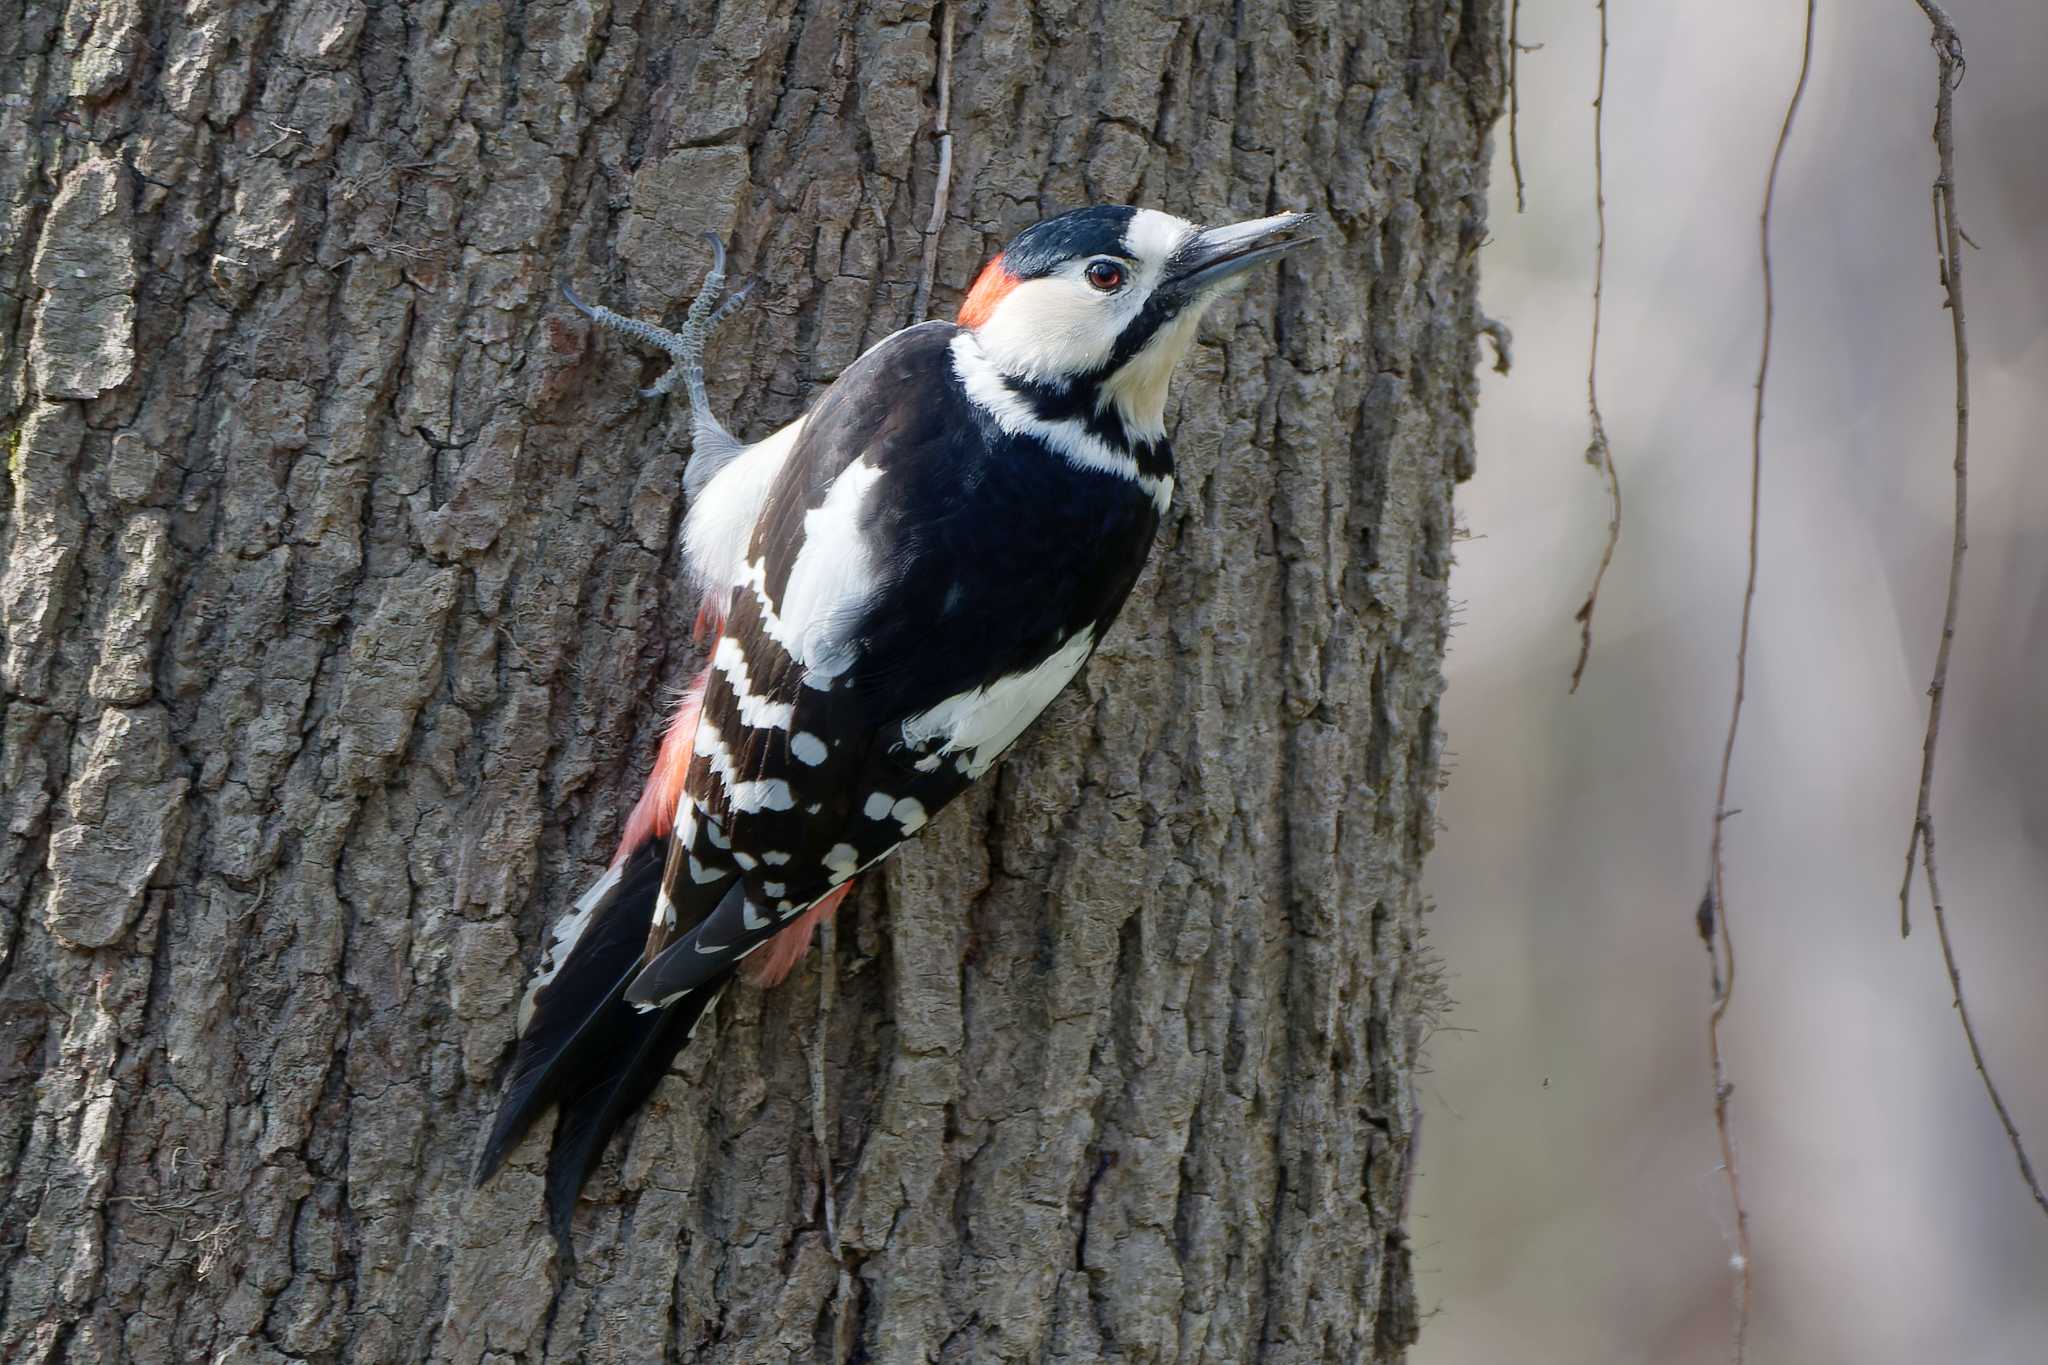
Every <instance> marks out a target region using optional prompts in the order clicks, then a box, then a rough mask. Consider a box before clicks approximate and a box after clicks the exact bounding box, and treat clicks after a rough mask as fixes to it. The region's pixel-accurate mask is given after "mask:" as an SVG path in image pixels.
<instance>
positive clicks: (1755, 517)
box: [1698, 0, 1814, 1365]
mask: <svg viewBox="0 0 2048 1365" xmlns="http://www.w3.org/2000/svg"><path fill="white" fill-rule="evenodd" d="M1813 12H1814V0H1806V27H1805V32H1804V35H1803V36H1802V38H1801V39H1800V47H1799V80H1798V82H1797V84H1795V85H1794V86H1793V87H1792V98H1791V99H1790V100H1789V101H1788V102H1787V103H1786V105H1785V119H1784V122H1783V123H1781V124H1779V125H1778V141H1777V145H1776V146H1775V147H1773V148H1772V150H1771V170H1770V174H1769V175H1768V176H1767V177H1766V178H1765V180H1764V206H1763V212H1762V213H1761V214H1760V215H1759V216H1758V223H1757V242H1758V255H1759V257H1760V259H1761V260H1762V263H1763V284H1764V326H1763V342H1762V345H1761V347H1760V350H1759V354H1758V356H1757V363H1756V403H1755V406H1754V408H1753V409H1752V410H1751V413H1750V423H1749V567H1748V573H1747V575H1746V577H1745V578H1744V580H1743V586H1742V624H1741V627H1740V629H1739V630H1738V632H1737V634H1736V641H1735V700H1734V703H1733V704H1732V705H1731V706H1730V707H1729V711H1728V738H1727V740H1726V741H1725V742H1724V743H1723V744H1722V746H1721V772H1720V776H1719V778H1718V779H1717V780H1716V783H1715V786H1714V822H1713V831H1712V834H1711V835H1710V837H1709V839H1708V842H1707V895H1706V899H1705V900H1704V901H1702V902H1701V904H1700V908H1699V916H1698V923H1699V933H1700V937H1701V938H1702V939H1703V940H1704V941H1705V942H1706V947H1707V956H1708V958H1709V959H1710V961H1711V964H1712V966H1711V977H1710V979H1711V982H1712V986H1713V1000H1714V1004H1713V1008H1712V1009H1711V1010H1710V1011H1709V1012H1708V1014H1707V1056H1708V1059H1709V1061H1710V1062H1711V1064H1712V1066H1713V1076H1714V1131H1715V1134H1716V1136H1717V1137H1718V1138H1719V1140H1720V1143H1721V1169H1722V1172H1723V1174H1724V1175H1725V1176H1726V1178H1727V1181H1728V1202H1729V1205H1730V1207H1731V1208H1732V1209H1733V1210H1734V1213H1735V1253H1734V1255H1733V1256H1731V1257H1730V1258H1729V1259H1730V1263H1731V1264H1732V1266H1733V1267H1734V1270H1735V1328H1734V1358H1735V1361H1736V1362H1737V1365H1741V1361H1742V1359H1743V1356H1744V1353H1745V1351H1746V1350H1747V1348H1748V1340H1749V1305H1750V1291H1751V1266H1750V1253H1749V1210H1748V1209H1747V1208H1746V1207H1745V1206H1744V1205H1743V1202H1742V1172H1741V1169H1740V1168H1739V1167H1738V1166H1737V1165H1736V1163H1735V1138H1734V1134H1733V1132H1732V1130H1731V1129H1730V1127H1729V1124H1728V1101H1729V1099H1730V1098H1731V1097H1732V1096H1733V1095H1734V1093H1735V1087H1734V1086H1733V1085H1731V1084H1730V1083H1729V1080H1728V1067H1727V1061H1726V1059H1725V1058H1724V1057H1723V1056H1722V1054H1721V1021H1722V1020H1723V1019H1724V1018H1726V1017H1727V1014H1728V1004H1729V1001H1730V1000H1732V999H1733V998H1734V995H1735V940H1734V937H1733V935H1731V934H1730V933H1729V928H1728V899H1727V896H1726V894H1725V888H1724V884H1723V874H1722V866H1721V831H1722V829H1723V827H1724V826H1725V825H1726V824H1727V822H1728V817H1729V816H1731V815H1733V814H1734V812H1733V811H1731V810H1729V809H1728V773H1729V770H1730V768H1732V767H1733V765H1734V762H1735V736H1736V733H1737V731H1738V730H1739V729H1740V728H1741V725H1742V698H1743V691H1744V688H1745V686H1746V684H1747V682H1748V678H1749V626H1750V618H1751V616H1752V615H1753V613H1754V608H1755V605H1756V570H1757V546H1758V543H1759V541H1760V539H1761V534H1760V529H1761V512H1762V490H1763V466H1764V385H1765V382H1766V381H1767V380H1768V379H1769V378H1770V373H1771V327H1772V324H1773V322H1774V321H1775V320H1776V311H1777V310H1776V300H1775V298H1774V296H1773V294H1772V290H1771V208H1772V206H1773V204H1774V203H1775V202H1776V200H1777V194H1778V167H1779V165H1780V164H1781V163H1782V162H1783V161H1784V159H1785V144H1786V143H1787V142H1789V141H1790V140H1791V137H1792V121H1793V119H1794V118H1795V117H1797V115H1798V113H1799V102H1800V100H1801V99H1803V98H1804V97H1805V95H1806V77H1807V73H1808V72H1809V71H1810V70H1811V69H1812V65H1813Z"/></svg>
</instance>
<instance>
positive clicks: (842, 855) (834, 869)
mask: <svg viewBox="0 0 2048 1365" xmlns="http://www.w3.org/2000/svg"><path fill="white" fill-rule="evenodd" d="M825 867H826V870H827V871H829V872H831V874H832V882H833V885H835V886H836V885H838V884H839V883H840V882H843V881H845V880H846V879H847V878H848V877H851V876H852V875H853V874H854V873H856V872H858V871H860V855H859V854H858V853H856V852H854V851H853V845H852V844H834V845H832V849H831V851H830V852H829V853H827V854H826V855H825Z"/></svg>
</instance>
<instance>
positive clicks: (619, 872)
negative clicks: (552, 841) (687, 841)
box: [476, 839, 724, 1247]
mask: <svg viewBox="0 0 2048 1365" xmlns="http://www.w3.org/2000/svg"><path fill="white" fill-rule="evenodd" d="M667 856H668V840H666V839H650V840H648V841H647V842H646V843H643V844H642V845H641V846H640V847H638V848H636V849H634V850H633V851H632V852H631V853H630V854H628V855H627V856H626V858H625V859H623V860H622V861H621V862H619V863H618V864H616V865H615V866H614V867H613V869H612V870H611V872H609V873H607V874H606V875H605V878H604V880H603V881H601V882H599V883H598V884H597V886H595V887H593V888H592V890H591V894H590V896H588V897H586V898H585V903H584V904H582V905H579V906H578V907H577V911H576V913H575V914H574V915H573V916H571V917H570V918H569V920H568V921H566V922H565V924H564V925H563V927H562V928H560V929H558V930H557V931H556V933H555V937H554V941H553V945H552V947H551V949H550V958H549V960H550V962H551V963H552V965H551V966H549V967H548V969H547V970H546V971H544V972H543V975H542V979H541V981H540V983H539V985H538V986H537V987H536V989H535V991H534V992H533V995H532V997H531V1001H530V1005H529V1008H528V1010H527V1011H526V1018H525V1019H524V1020H523V1021H522V1023H523V1028H522V1031H521V1036H520V1039H519V1051H518V1053H517V1054H516V1055H515V1056H514V1057H513V1060H512V1071H511V1074H510V1075H509V1076H508V1077H507V1078H506V1081H505V1095H504V1099H503V1101H502V1102H501V1103H500V1105H499V1107H498V1117H497V1119H496V1121H495V1122H494V1123H493V1124H492V1125H491V1136H490V1139H489V1141H487V1142H486V1143H485V1144H484V1151H483V1156H482V1158H481V1159H480V1160H479V1161H478V1162H477V1171H476V1182H477V1184H479V1185H481V1184H483V1183H484V1181H486V1180H488V1179H490V1178H491V1176H492V1175H493V1174H495V1173H496V1172H497V1170H498V1168H499V1167H500V1166H502V1165H503V1164H504V1161H505V1157H506V1156H507V1155H508V1154H509V1153H510V1152H511V1150H512V1148H513V1147H515V1146H517V1145H518V1143H519V1140H520V1139H521V1138H523V1137H524V1136H526V1132H527V1130H528V1129H529V1128H531V1127H532V1126H533V1122H534V1120H535V1119H536V1118H538V1117H539V1116H540V1114H541V1113H542V1112H543V1111H545V1110H546V1109H547V1108H548V1106H549V1105H553V1104H559V1105H560V1106H561V1111H562V1112H561V1117H560V1118H559V1119H558V1120H557V1123H556V1128H555V1140H554V1145H553V1147H552V1148H551V1150H550V1151H549V1153H548V1179H547V1197H548V1220H549V1222H550V1224H551V1225H552V1226H553V1228H554V1230H555V1235H556V1237H557V1239H558V1240H559V1241H560V1242H561V1243H562V1245H563V1246H564V1247H567V1246H568V1245H569V1220H570V1216H571V1214H572V1213H573V1212H574V1210H575V1207H576V1196H577V1194H578V1192H579V1191H581V1190H582V1188H583V1183H584V1181H585V1180H587V1179H588V1178H589V1176H590V1172H591V1169H592V1168H593V1167H594V1166H596V1164H597V1160H598V1157H599V1156H600V1155H601V1154H602V1153H603V1151H604V1147H605V1143H606V1142H607V1141H608V1140H609V1139H610V1138H611V1136H612V1134H613V1133H615V1132H617V1131H618V1128H619V1125H620V1124H621V1123H623V1122H624V1121H625V1119H626V1117H627V1116H628V1115H630V1114H631V1113H632V1112H633V1111H634V1110H635V1109H637V1108H639V1107H640V1105H641V1103H642V1102H644V1101H645V1100H646V1098H647V1096H648V1094H649V1093H651V1092H652V1091H653V1089H654V1087H655V1085H656V1084H657V1083H658V1082H659V1081H660V1080H661V1077H662V1074H663V1073H664V1072H665V1071H667V1069H668V1064H669V1062H670V1060H671V1059H672V1058H674V1056H675V1054H676V1052H677V1051H678V1050H679V1049H681V1047H682V1045H683V1044H684V1043H685V1042H687V1041H688V1040H689V1036H690V1033H691V1032H692V1031H693V1029H694V1027H695V1025H696V1023H697V1020H698V1018H699V1017H701V1016H702V1015H703V1013H704V1011H705V1010H706V1009H707V1008H708V1007H709V1006H710V1005H711V1003H712V1002H713V1001H714V1000H716V999H717V995H718V989H719V987H720V986H722V985H723V984H724V983H723V981H722V980H721V981H718V982H713V983H709V984H708V985H707V987H706V988H705V989H703V990H699V991H693V992H691V993H690V994H689V995H687V996H684V997H682V998H681V999H678V1000H676V1001H674V1002H672V1003H671V1004H669V1005H668V1006H667V1007H666V1008H663V1009H660V1010H649V1011H641V1010H636V1009H634V1008H633V1007H632V1006H631V1005H628V1004H627V1003H626V1002H625V998H624V997H625V990H626V983H627V981H629V980H630V979H631V978H632V977H633V975H634V974H635V973H636V972H637V971H638V970H639V968H640V954H641V950H642V949H643V948H644V947H645V945H646V942H647V922H648V919H649V918H650V917H651V916H652V915H653V913H654V899H655V896H656V894H657V893H658V892H659V891H660V888H661V870H662V864H663V863H664V862H665V861H666V859H667Z"/></svg>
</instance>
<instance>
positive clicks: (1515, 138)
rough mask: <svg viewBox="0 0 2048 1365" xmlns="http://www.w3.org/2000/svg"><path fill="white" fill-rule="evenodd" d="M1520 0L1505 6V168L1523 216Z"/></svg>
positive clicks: (1517, 209)
mask: <svg viewBox="0 0 2048 1365" xmlns="http://www.w3.org/2000/svg"><path fill="white" fill-rule="evenodd" d="M1521 58H1522V0H1514V2H1513V3H1512V4H1511V5H1509V6H1508V165H1510V166H1512V167H1513V168H1514V171H1515V212H1516V213H1523V212H1526V211H1527V209H1528V207H1529V205H1528V204H1527V202H1526V201H1524V199H1523V197H1522V139H1521V136H1520V134H1519V133H1518V131H1517V129H1518V127H1519V125H1520V123H1521V118H1522V81H1521Z"/></svg>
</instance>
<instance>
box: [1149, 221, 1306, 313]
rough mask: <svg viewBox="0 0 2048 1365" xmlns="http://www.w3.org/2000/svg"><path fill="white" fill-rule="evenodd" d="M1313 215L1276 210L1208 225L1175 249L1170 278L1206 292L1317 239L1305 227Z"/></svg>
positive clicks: (1177, 284)
mask: <svg viewBox="0 0 2048 1365" xmlns="http://www.w3.org/2000/svg"><path fill="white" fill-rule="evenodd" d="M1313 217H1314V215H1313V214H1307V213H1276V214H1274V215H1273V216H1272V217H1271V218H1254V219H1252V220H1251V221H1250V222H1248V223H1231V224H1230V225H1228V226H1226V227H1213V228H1204V229H1202V231H1200V232H1198V233H1196V234H1195V235H1194V236H1192V237H1190V238H1188V239H1187V241H1186V242H1185V243H1183V244H1182V246H1181V248H1180V250H1178V251H1176V252H1175V253H1174V255H1173V261H1172V263H1171V264H1170V265H1169V266H1168V267H1167V278H1168V280H1169V281H1170V282H1171V284H1172V285H1173V286H1174V288H1176V289H1177V290H1180V291H1182V292H1184V293H1188V294H1199V293H1205V292H1207V291H1209V290H1211V289H1214V288H1216V287H1217V286H1218V285H1221V284H1223V283H1224V282H1225V281H1227V280H1230V279H1233V278H1235V277H1236V276H1239V275H1242V274H1243V273H1244V272H1245V271H1247V270H1250V269H1251V268H1252V267H1253V266H1259V265H1264V264H1265V263H1266V262H1267V261H1270V260H1273V259H1274V258H1276V257H1278V256H1282V255H1285V254H1286V253H1287V252H1290V251H1292V250H1294V249H1295V248H1296V247H1299V246H1307V245H1308V244H1309V243H1310V242H1313V241H1315V240H1316V238H1314V237H1312V236H1307V235H1305V234H1303V233H1302V231H1301V229H1302V227H1303V226H1304V225H1305V224H1307V223H1308V222H1309V221H1310V220H1311V219H1312V218H1313Z"/></svg>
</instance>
